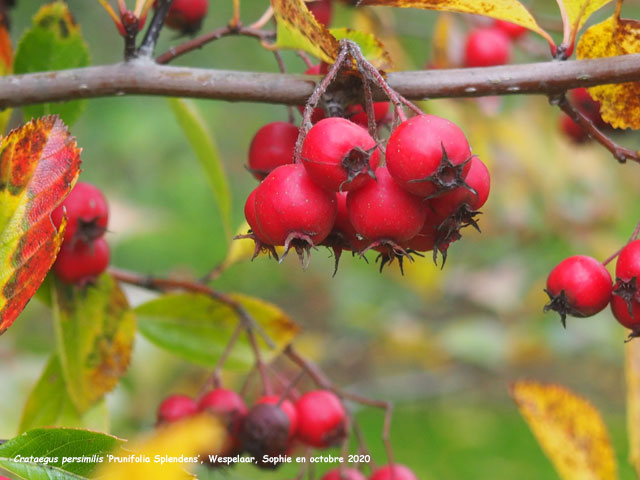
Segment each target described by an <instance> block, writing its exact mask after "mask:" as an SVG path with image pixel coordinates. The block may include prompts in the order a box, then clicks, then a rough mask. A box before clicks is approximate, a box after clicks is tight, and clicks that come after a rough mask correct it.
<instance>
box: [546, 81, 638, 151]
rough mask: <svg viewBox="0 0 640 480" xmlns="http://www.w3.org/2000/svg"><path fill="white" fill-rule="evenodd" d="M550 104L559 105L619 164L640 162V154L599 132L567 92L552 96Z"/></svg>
mask: <svg viewBox="0 0 640 480" xmlns="http://www.w3.org/2000/svg"><path fill="white" fill-rule="evenodd" d="M549 102H550V103H551V104H552V105H557V106H558V107H560V109H561V110H562V111H563V112H564V113H566V114H567V115H568V116H569V117H571V119H572V120H573V121H574V122H576V123H577V124H578V125H580V126H581V127H582V129H583V130H584V131H585V132H587V133H588V134H589V135H590V136H591V137H592V138H593V139H594V140H596V141H597V142H598V143H600V144H601V145H602V146H603V147H604V148H606V149H607V150H609V151H610V152H611V153H612V154H613V156H614V158H615V159H616V160H618V162H620V163H626V161H627V160H633V161H634V162H640V152H638V151H636V150H631V149H629V148H625V147H622V146H621V145H618V144H617V143H616V142H614V141H613V140H612V139H611V138H609V137H608V136H607V135H605V134H604V133H603V132H602V131H600V130H598V128H597V127H596V126H595V124H594V123H593V122H592V121H591V119H589V117H587V116H586V115H585V114H583V113H582V112H581V111H580V110H578V109H577V108H575V107H574V106H573V105H572V104H571V102H570V101H569V100H568V99H567V96H566V92H563V93H561V94H559V95H550V96H549Z"/></svg>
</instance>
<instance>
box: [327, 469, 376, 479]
mask: <svg viewBox="0 0 640 480" xmlns="http://www.w3.org/2000/svg"><path fill="white" fill-rule="evenodd" d="M322 480H367V477H365V476H364V475H363V474H362V473H360V472H359V471H358V470H356V469H355V468H345V469H344V470H341V469H340V467H338V468H334V469H333V470H329V471H328V472H327V473H325V474H324V476H323V477H322Z"/></svg>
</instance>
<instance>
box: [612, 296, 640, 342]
mask: <svg viewBox="0 0 640 480" xmlns="http://www.w3.org/2000/svg"><path fill="white" fill-rule="evenodd" d="M611 312H612V313H613V316H614V317H615V318H616V320H618V322H619V323H620V324H621V325H622V326H624V327H627V328H628V329H630V330H631V333H630V334H629V338H630V339H631V338H634V337H637V336H639V335H640V302H638V301H637V300H632V301H631V303H630V304H628V303H627V302H626V301H625V299H624V298H623V297H619V296H618V295H613V296H612V297H611Z"/></svg>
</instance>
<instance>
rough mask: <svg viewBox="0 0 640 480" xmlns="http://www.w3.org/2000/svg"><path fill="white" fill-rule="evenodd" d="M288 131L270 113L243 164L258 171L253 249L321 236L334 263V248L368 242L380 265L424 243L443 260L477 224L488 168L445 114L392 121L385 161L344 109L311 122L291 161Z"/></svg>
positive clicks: (357, 249)
mask: <svg viewBox="0 0 640 480" xmlns="http://www.w3.org/2000/svg"><path fill="white" fill-rule="evenodd" d="M297 136H298V130H297V128H296V127H295V126H294V125H291V124H285V123H271V124H269V125H266V126H265V127H263V128H262V129H261V130H260V131H259V132H258V133H257V134H256V136H255V137H254V139H253V142H252V144H251V147H250V150H249V169H250V171H252V172H253V174H254V175H255V176H256V178H258V179H261V180H262V182H261V183H260V185H258V187H257V188H256V189H255V190H254V191H253V192H251V194H250V195H249V197H248V198H247V202H246V204H245V217H246V219H247V222H248V224H249V226H250V227H251V231H252V233H251V238H253V239H254V240H255V241H256V253H257V252H258V251H259V249H260V248H265V249H267V250H268V251H269V252H271V253H272V254H273V255H275V249H274V248H273V247H274V246H284V247H285V251H288V250H289V248H292V247H293V248H295V249H296V251H298V253H299V255H300V256H301V258H302V257H303V254H304V252H305V251H306V252H308V251H309V248H311V247H315V246H318V245H324V246H327V247H329V248H331V249H333V251H334V252H335V257H336V267H337V261H338V259H339V257H340V254H341V252H342V251H344V250H346V251H351V252H354V253H358V254H360V255H362V254H364V252H366V251H368V250H370V249H374V250H376V251H378V252H379V253H380V255H381V256H380V258H381V266H384V265H385V263H387V262H390V261H392V260H393V259H394V258H398V260H399V262H401V260H402V258H403V257H405V256H410V254H411V253H416V254H419V255H421V252H429V251H433V257H434V260H436V259H437V254H438V252H440V253H441V254H442V256H443V262H444V260H445V259H446V252H447V249H448V247H449V245H450V244H451V243H452V242H454V241H456V240H458V239H459V238H460V229H461V228H463V227H465V226H468V225H472V226H474V227H476V228H477V222H476V219H475V217H476V215H477V214H478V213H479V212H478V209H479V208H480V207H482V205H484V203H485V202H486V200H487V198H488V195H489V188H490V177H489V171H488V170H487V168H486V166H485V165H484V164H483V163H482V161H480V160H479V159H478V158H477V157H475V156H473V155H472V154H471V149H470V147H469V143H468V142H467V139H466V137H465V135H464V133H463V132H462V131H461V130H460V128H459V127H457V126H456V125H455V124H453V123H451V122H449V121H448V120H445V119H443V118H440V117H437V116H434V115H426V114H423V115H418V116H415V117H412V118H410V119H408V120H406V121H404V122H402V123H401V124H400V125H399V126H398V127H396V128H395V129H394V130H393V131H392V133H391V136H390V137H389V140H388V142H387V145H386V155H385V156H386V166H380V163H381V157H382V152H381V148H380V145H378V144H377V143H376V141H375V140H374V139H373V138H372V137H371V135H369V133H368V132H367V130H366V129H365V128H363V127H362V126H360V125H358V124H356V123H354V122H353V121H350V120H348V119H346V118H340V117H328V118H324V119H322V120H320V121H318V122H317V123H316V124H315V125H313V127H312V128H311V129H310V130H309V132H308V134H307V135H306V137H305V139H304V142H303V144H302V153H301V163H298V164H295V163H292V162H293V151H294V148H295V142H296V138H297ZM243 237H244V236H243ZM401 266H402V265H401Z"/></svg>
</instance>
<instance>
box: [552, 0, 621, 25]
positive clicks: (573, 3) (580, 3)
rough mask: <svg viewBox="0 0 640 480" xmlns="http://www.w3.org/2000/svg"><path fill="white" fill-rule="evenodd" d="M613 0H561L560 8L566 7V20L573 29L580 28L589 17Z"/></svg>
mask: <svg viewBox="0 0 640 480" xmlns="http://www.w3.org/2000/svg"><path fill="white" fill-rule="evenodd" d="M609 2H611V0H559V2H558V5H560V9H563V8H564V11H565V13H566V21H567V22H568V24H569V25H570V27H571V29H572V31H578V30H580V27H582V25H584V22H586V21H587V20H588V19H589V17H590V16H591V15H592V14H593V13H594V12H595V11H596V10H599V9H600V8H602V7H604V6H605V5H606V4H607V3H609Z"/></svg>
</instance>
